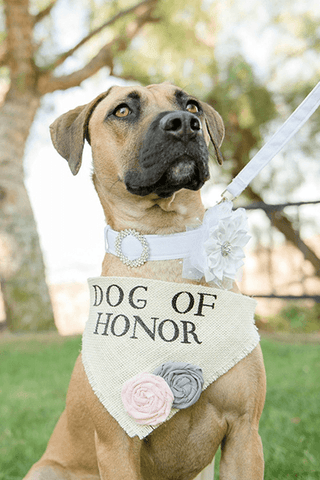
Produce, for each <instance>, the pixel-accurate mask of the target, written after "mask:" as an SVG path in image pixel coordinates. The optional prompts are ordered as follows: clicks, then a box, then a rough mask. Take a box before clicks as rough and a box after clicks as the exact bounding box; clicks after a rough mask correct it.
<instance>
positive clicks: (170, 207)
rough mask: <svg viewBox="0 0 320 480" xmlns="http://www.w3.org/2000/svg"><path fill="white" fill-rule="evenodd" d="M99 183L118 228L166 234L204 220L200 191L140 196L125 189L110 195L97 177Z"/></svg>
mask: <svg viewBox="0 0 320 480" xmlns="http://www.w3.org/2000/svg"><path fill="white" fill-rule="evenodd" d="M95 187H96V190H97V193H98V196H99V198H100V201H101V204H102V207H103V210H104V213H105V217H106V222H107V224H108V225H110V227H111V228H112V229H113V230H116V231H121V230H124V229H127V228H133V229H136V230H138V231H139V232H140V233H142V234H144V235H147V234H158V235H165V234H172V233H178V232H183V231H185V230H186V228H187V227H192V228H194V227H198V226H200V225H201V223H202V220H203V215H204V212H205V209H204V206H203V204H202V201H201V196H200V192H193V191H190V190H180V191H178V192H176V193H175V194H174V195H172V196H171V197H170V198H159V197H158V196H156V195H152V194H151V195H148V196H146V197H139V196H135V195H132V194H130V193H128V192H123V191H121V193H120V194H119V195H117V193H116V192H114V191H113V192H112V195H109V194H108V192H107V191H106V190H105V189H102V188H99V184H98V182H97V181H95Z"/></svg>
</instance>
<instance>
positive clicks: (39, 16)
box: [33, 0, 57, 25]
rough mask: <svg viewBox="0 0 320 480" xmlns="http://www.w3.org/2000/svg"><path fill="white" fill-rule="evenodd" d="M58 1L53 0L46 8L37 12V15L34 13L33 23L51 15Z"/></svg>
mask: <svg viewBox="0 0 320 480" xmlns="http://www.w3.org/2000/svg"><path fill="white" fill-rule="evenodd" d="M56 3H57V0H53V1H52V2H51V3H49V5H48V6H47V7H46V8H44V9H43V10H41V11H40V12H39V13H37V15H34V16H33V24H34V25H35V24H36V23H38V22H41V20H43V19H44V18H45V17H46V16H47V15H49V14H50V12H51V10H52V9H53V7H54V6H55V4H56Z"/></svg>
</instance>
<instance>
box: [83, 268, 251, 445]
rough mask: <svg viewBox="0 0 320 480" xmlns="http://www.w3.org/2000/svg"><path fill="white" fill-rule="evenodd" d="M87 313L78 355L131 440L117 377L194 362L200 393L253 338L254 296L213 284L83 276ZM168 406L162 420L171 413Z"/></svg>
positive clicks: (145, 428) (134, 428)
mask: <svg viewBox="0 0 320 480" xmlns="http://www.w3.org/2000/svg"><path fill="white" fill-rule="evenodd" d="M88 282H89V288H90V314H89V319H88V321H87V324H86V327H85V331H84V334H83V340H82V359H83V364H84V368H85V371H86V374H87V376H88V379H89V382H90V384H91V386H92V389H93V391H94V392H95V394H96V395H97V397H98V398H99V400H100V401H101V403H102V404H103V405H104V406H105V408H106V409H107V410H108V412H109V413H110V414H111V415H112V416H113V417H114V418H115V419H116V420H117V422H118V423H119V424H120V425H121V427H122V428H123V429H124V430H125V431H126V432H127V433H128V435H129V436H130V437H133V436H135V435H138V436H139V438H144V437H146V436H147V435H148V434H149V433H150V432H151V431H152V430H153V429H154V428H156V427H154V426H153V427H152V426H149V425H139V424H137V423H136V422H135V420H133V419H132V418H131V417H130V416H129V415H128V414H127V412H126V411H125V409H124V406H123V403H122V401H121V390H122V387H123V384H124V382H126V381H127V380H129V379H131V378H132V377H133V376H135V375H136V374H138V373H142V372H147V373H152V372H154V371H155V370H156V368H157V367H159V366H160V365H161V364H163V363H165V362H171V361H174V362H188V363H191V364H193V365H198V366H200V367H201V369H202V372H203V378H204V385H203V390H204V389H205V388H207V387H208V385H210V384H211V383H212V382H214V381H215V380H217V378H219V377H220V376H221V375H223V374H224V373H226V372H227V371H228V370H230V369H231V368H232V367H233V366H234V365H235V364H236V363H238V362H239V361H240V360H242V359H243V358H244V357H245V356H247V355H248V354H249V353H250V352H252V350H253V349H254V348H255V347H256V346H257V344H258V343H259V335H258V332H257V329H256V327H255V325H254V310H255V307H256V301H255V300H253V299H252V298H249V297H246V296H244V295H239V294H235V293H232V292H228V291H225V290H220V289H216V288H210V287H203V286H198V285H189V284H184V283H171V282H162V281H158V280H148V279H142V278H141V279H139V278H138V279H137V278H119V277H97V278H91V279H89V281H88ZM177 411H178V410H177V409H174V408H172V409H171V413H170V415H169V417H168V418H171V417H172V415H174V414H175V413H177Z"/></svg>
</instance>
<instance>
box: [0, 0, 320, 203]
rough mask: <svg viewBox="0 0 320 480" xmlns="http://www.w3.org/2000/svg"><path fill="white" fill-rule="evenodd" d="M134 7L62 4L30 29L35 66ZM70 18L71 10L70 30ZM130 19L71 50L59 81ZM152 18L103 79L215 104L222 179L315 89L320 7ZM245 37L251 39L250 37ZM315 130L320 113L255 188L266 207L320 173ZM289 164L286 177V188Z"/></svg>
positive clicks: (206, 10) (37, 2)
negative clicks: (163, 85) (177, 91)
mask: <svg viewBox="0 0 320 480" xmlns="http://www.w3.org/2000/svg"><path fill="white" fill-rule="evenodd" d="M49 3H50V2H49V0H30V9H31V12H32V13H33V14H34V15H36V14H37V13H38V12H39V11H41V9H43V8H45V7H46V6H47V5H48V4H49ZM137 3H138V1H137V0H109V1H107V2H105V1H102V0H90V1H89V2H88V1H86V0H63V1H62V0H58V1H57V3H56V5H55V6H54V8H53V9H52V11H51V14H50V15H49V16H47V17H45V18H44V19H43V20H42V21H41V22H39V23H37V24H36V25H35V29H34V39H35V44H36V46H37V48H36V49H35V62H36V64H37V65H38V67H39V68H41V69H43V68H46V67H47V66H49V65H50V64H51V63H52V62H53V61H54V59H56V58H58V57H59V56H60V55H61V54H62V52H63V51H65V50H68V49H69V48H71V47H72V46H74V45H76V44H77V43H78V42H79V41H80V40H81V39H82V38H83V37H85V36H86V35H87V34H88V33H89V32H91V31H92V30H94V29H96V28H98V27H99V26H101V25H102V24H103V23H104V22H106V21H108V20H110V19H111V18H113V17H114V16H116V15H118V14H119V12H121V11H123V10H127V9H128V8H130V7H132V6H134V5H136V4H137ZM141 8H143V7H141ZM70 12H74V15H73V17H72V26H71V27H72V28H70ZM1 17H2V18H3V13H2V14H1V11H0V18H1ZM135 19H136V16H135V14H134V13H131V14H129V15H125V16H122V17H120V18H118V20H117V21H116V22H114V23H112V24H111V25H110V26H109V27H108V28H106V29H104V30H102V31H101V32H100V33H99V34H98V35H95V36H93V37H92V38H91V39H90V40H89V41H88V42H87V43H85V44H84V45H83V46H82V47H81V48H79V49H77V50H76V52H75V53H74V54H73V55H72V57H71V58H68V60H67V61H65V62H64V63H63V64H62V65H60V66H59V67H58V68H57V69H56V74H57V75H62V74H67V73H71V72H72V71H74V70H77V69H79V68H81V67H83V66H84V65H85V64H86V63H87V62H88V61H89V60H90V59H91V58H92V57H93V56H94V55H95V54H97V52H98V51H99V50H100V48H101V47H102V46H103V45H104V44H105V43H107V42H111V41H112V40H113V39H114V38H115V37H116V36H117V35H119V34H121V32H123V31H124V30H125V29H127V28H133V25H134V21H135ZM153 20H154V21H153V22H152V23H149V24H148V25H145V27H144V28H143V29H142V30H141V32H140V33H139V34H138V35H137V36H136V37H135V38H134V40H133V41H132V42H131V44H130V46H129V48H127V49H126V50H124V51H123V52H120V53H119V54H117V56H116V58H115V59H114V67H113V70H112V71H110V70H109V69H108V70H106V76H108V75H109V74H112V75H114V76H115V77H119V78H123V79H125V80H129V81H131V82H139V83H141V84H150V83H158V82H162V81H170V82H172V83H174V84H176V85H178V86H180V87H182V88H184V89H186V90H187V91H188V92H190V93H192V94H194V95H196V96H198V97H199V98H201V99H204V100H206V101H207V102H208V103H211V104H212V105H213V106H214V108H216V109H217V110H218V111H219V112H220V113H221V115H222V117H223V119H224V122H225V124H226V138H225V141H224V144H223V154H224V156H225V158H226V160H227V162H226V164H225V169H224V181H226V182H228V181H229V180H230V179H231V177H232V176H234V175H235V174H237V173H238V171H240V170H241V168H243V166H244V165H245V163H247V161H248V160H249V159H250V158H251V157H252V156H253V154H254V153H255V152H256V151H257V150H258V149H259V148H261V146H262V143H263V141H264V139H265V137H266V136H269V135H271V134H272V133H274V132H275V131H276V129H277V128H278V127H279V126H280V125H281V124H282V122H283V121H284V120H285V119H286V118H287V117H288V116H289V114H290V113H291V112H292V111H293V109H294V108H296V107H297V106H298V105H299V103H300V102H301V101H302V100H303V99H304V98H305V96H306V95H307V94H308V93H309V92H310V90H311V89H312V87H313V86H314V85H315V84H316V83H317V81H318V78H319V73H320V63H319V53H320V29H319V20H320V4H319V3H318V2H317V1H316V0H309V2H308V3H307V4H306V3H305V2H304V1H303V0H297V1H296V2H295V3H294V5H293V4H292V2H291V1H289V0H281V1H278V0H267V1H264V0H248V1H247V2H245V3H243V2H235V1H234V0H226V1H225V2H215V1H213V0H196V1H194V0H177V1H175V2H173V1H172V0H159V1H158V4H157V7H156V9H155V11H154V13H153ZM3 30H4V22H3V21H2V23H0V40H4V38H5V36H4V31H3ZM249 30H250V31H252V32H253V36H252V37H251V36H250V35H249V36H248V35H246V33H247V32H248V31H249ZM250 33H251V32H250ZM248 37H249V38H253V39H254V38H256V40H257V44H256V45H251V46H249V47H248V45H247V43H246V42H247V40H246V38H248ZM259 49H261V55H260V57H261V58H260V57H259ZM254 52H256V53H254ZM257 52H258V53H257ZM262 59H265V61H263V60H262ZM257 64H258V67H257ZM1 76H2V77H3V78H7V79H8V71H7V70H6V69H1V71H0V77H1ZM319 130H320V109H319V110H318V112H316V113H315V114H314V115H313V116H312V117H311V119H310V120H309V121H308V124H307V126H305V127H304V130H303V133H299V137H298V138H299V140H298V143H297V141H295V140H293V141H291V142H290V144H289V146H287V147H286V149H285V151H284V152H283V153H282V154H281V155H278V156H277V162H273V163H272V165H270V166H269V167H270V168H269V167H268V169H265V170H264V172H263V175H260V176H259V177H258V179H256V180H255V181H254V182H253V186H254V188H256V189H258V190H259V192H262V194H263V196H264V197H265V198H266V201H269V198H268V194H269V192H271V196H272V192H275V191H276V192H277V196H278V197H279V198H278V200H279V201H285V200H290V196H291V194H292V193H293V192H296V191H297V189H298V187H299V186H300V185H301V184H302V183H303V182H304V181H306V175H308V174H309V172H311V171H312V172H313V173H314V174H315V175H316V174H319V173H320V170H319V167H316V166H315V161H314V160H315V159H316V157H317V152H318V146H319V141H320V139H319ZM302 159H303V162H302ZM288 162H290V169H289V170H290V175H289V178H287V179H286V181H285V182H284V181H283V172H284V171H285V170H286V167H287V165H288ZM312 162H313V163H312ZM317 164H318V162H317ZM219 175H220V173H219Z"/></svg>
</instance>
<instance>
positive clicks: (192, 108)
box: [186, 101, 200, 113]
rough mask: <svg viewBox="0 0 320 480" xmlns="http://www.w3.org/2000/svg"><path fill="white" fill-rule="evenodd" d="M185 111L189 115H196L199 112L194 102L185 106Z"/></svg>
mask: <svg viewBox="0 0 320 480" xmlns="http://www.w3.org/2000/svg"><path fill="white" fill-rule="evenodd" d="M186 110H188V112H190V113H198V112H200V108H199V106H198V104H197V103H196V102H193V101H192V102H188V103H187V105H186Z"/></svg>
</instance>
